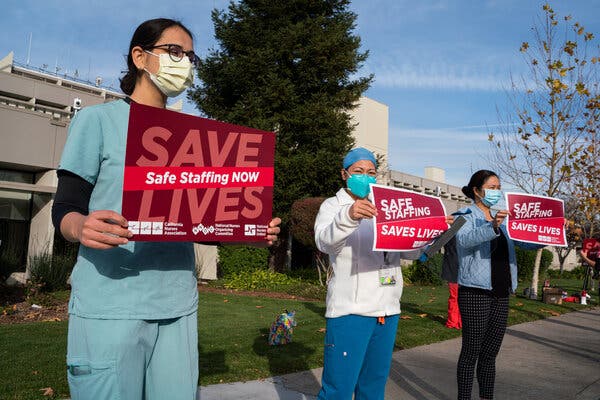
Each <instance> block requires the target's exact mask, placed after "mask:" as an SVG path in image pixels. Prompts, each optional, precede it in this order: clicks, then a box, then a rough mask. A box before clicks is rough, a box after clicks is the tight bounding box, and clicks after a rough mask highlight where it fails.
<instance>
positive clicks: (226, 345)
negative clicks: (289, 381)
mask: <svg viewBox="0 0 600 400" xmlns="http://www.w3.org/2000/svg"><path fill="white" fill-rule="evenodd" d="M552 284H553V285H556V286H561V287H563V288H565V289H566V290H567V291H568V292H569V293H572V292H576V291H579V290H581V281H576V280H553V281H552ZM526 286H527V285H526V284H521V285H520V288H521V289H522V288H523V287H526ZM540 293H541V291H540ZM592 294H593V297H592V299H593V302H592V303H591V304H592V305H595V306H597V305H598V292H593V293H592ZM447 298H448V291H447V288H446V286H406V287H405V289H404V295H403V298H402V316H403V317H404V319H401V320H400V324H399V329H398V336H397V340H396V346H397V348H398V349H402V348H409V347H413V346H418V345H422V344H427V343H433V342H437V341H441V340H445V339H449V338H453V337H457V336H459V335H460V332H459V331H457V330H454V329H447V328H445V327H444V326H443V323H444V322H445V316H446V301H447ZM585 307H586V306H582V305H579V304H573V303H563V304H562V305H551V304H544V303H542V302H541V301H533V300H529V299H525V298H523V297H520V296H513V297H512V298H511V301H510V314H509V324H511V325H512V324H516V323H521V322H525V321H532V320H536V319H540V318H545V317H548V316H550V315H553V314H560V313H564V312H568V311H572V310H579V309H582V308H585ZM284 309H288V310H295V311H296V320H297V322H298V325H297V327H296V329H295V332H294V342H293V343H291V344H289V345H285V346H273V347H271V346H269V345H268V344H267V335H268V331H269V328H270V325H271V322H272V321H273V320H274V319H275V317H276V316H277V315H278V314H279V313H280V312H282V310H284ZM324 313H325V305H324V303H323V302H322V301H315V302H312V301H298V300H282V299H272V298H261V297H248V296H239V295H223V294H215V293H206V292H201V293H200V307H199V314H198V320H199V323H198V327H199V337H200V343H199V350H200V384H202V385H207V384H212V383H219V382H232V381H239V380H252V379H257V378H262V377H267V376H271V375H281V374H285V373H289V372H294V371H301V370H306V369H311V368H316V367H320V366H322V360H323V357H322V345H323V337H324V331H323V328H324V327H325V319H324V317H323V315H324ZM66 331H67V323H66V322H65V321H63V322H38V323H29V324H15V325H0V399H3V400H16V399H19V400H24V399H48V398H49V397H47V396H43V391H42V390H40V389H43V388H47V387H51V388H52V389H53V390H54V393H55V398H59V399H60V398H66V397H68V395H69V392H68V385H67V382H66V371H65V354H66V337H67V332H66Z"/></svg>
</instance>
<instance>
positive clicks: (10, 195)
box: [0, 190, 31, 221]
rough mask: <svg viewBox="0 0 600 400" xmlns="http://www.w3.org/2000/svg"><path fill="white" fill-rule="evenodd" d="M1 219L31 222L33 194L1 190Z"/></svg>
mask: <svg viewBox="0 0 600 400" xmlns="http://www.w3.org/2000/svg"><path fill="white" fill-rule="evenodd" d="M0 219H7V220H11V221H29V220H30V219H31V193H24V192H16V191H11V190H0Z"/></svg>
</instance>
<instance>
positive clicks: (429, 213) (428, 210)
mask: <svg viewBox="0 0 600 400" xmlns="http://www.w3.org/2000/svg"><path fill="white" fill-rule="evenodd" d="M371 190H372V193H373V202H374V204H375V207H376V208H377V217H375V218H373V223H374V224H375V241H374V242H373V250H385V251H407V250H415V249H418V248H420V247H424V246H425V245H427V244H428V243H430V242H431V240H433V239H434V238H436V237H437V236H439V235H440V234H441V233H442V232H444V231H446V230H447V229H448V224H447V223H446V209H445V207H444V203H442V201H441V200H440V199H439V197H435V196H429V195H425V194H420V193H417V192H412V191H409V190H403V189H397V188H393V187H389V186H382V185H371Z"/></svg>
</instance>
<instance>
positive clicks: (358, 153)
mask: <svg viewBox="0 0 600 400" xmlns="http://www.w3.org/2000/svg"><path fill="white" fill-rule="evenodd" d="M360 160H367V161H371V162H372V163H373V165H375V168H377V160H376V159H375V156H374V155H373V153H371V152H370V151H369V150H367V149H365V148H364V147H357V148H355V149H352V150H350V151H349V152H348V154H346V157H344V164H343V165H344V169H348V167H350V166H351V165H352V164H354V163H355V162H357V161H360Z"/></svg>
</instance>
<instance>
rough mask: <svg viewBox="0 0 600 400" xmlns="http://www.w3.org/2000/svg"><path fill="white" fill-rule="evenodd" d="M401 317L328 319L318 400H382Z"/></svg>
mask: <svg viewBox="0 0 600 400" xmlns="http://www.w3.org/2000/svg"><path fill="white" fill-rule="evenodd" d="M398 319H399V315H393V316H388V317H385V324H381V323H379V322H378V321H377V317H363V316H360V315H346V316H343V317H338V318H327V325H326V327H327V332H326V334H325V352H324V367H323V378H322V386H321V391H320V392H319V397H318V399H319V400H351V399H352V395H353V394H354V399H355V400H383V398H384V395H385V384H386V382H387V378H388V375H389V372H390V364H391V361H392V351H393V349H394V341H395V339H396V331H397V329H398Z"/></svg>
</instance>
